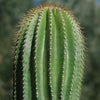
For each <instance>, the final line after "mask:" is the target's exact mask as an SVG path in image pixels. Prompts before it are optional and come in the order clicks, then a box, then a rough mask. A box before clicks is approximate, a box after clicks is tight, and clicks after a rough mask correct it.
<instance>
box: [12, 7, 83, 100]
mask: <svg viewBox="0 0 100 100" xmlns="http://www.w3.org/2000/svg"><path fill="white" fill-rule="evenodd" d="M83 54H84V46H83V38H82V34H81V31H80V28H79V26H78V24H77V22H76V21H75V20H74V18H73V17H72V16H71V14H70V13H69V12H68V11H65V10H63V9H62V8H60V7H55V6H45V7H40V8H38V9H36V10H35V11H32V10H31V13H29V15H28V17H27V18H25V20H24V23H23V25H22V26H21V30H20V32H19V37H18V40H17V43H16V48H15V57H14V89H13V99H14V100H79V96H80V88H81V80H82V73H83V58H84V57H83Z"/></svg>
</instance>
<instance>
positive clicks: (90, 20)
mask: <svg viewBox="0 0 100 100" xmlns="http://www.w3.org/2000/svg"><path fill="white" fill-rule="evenodd" d="M44 3H51V4H58V5H59V4H60V5H62V6H64V7H65V8H68V9H69V10H71V11H72V12H73V13H74V15H75V17H77V18H78V21H79V23H80V25H81V27H83V29H82V31H83V34H84V36H85V37H86V40H85V41H86V47H87V48H88V49H87V52H86V62H85V70H84V77H83V84H82V92H81V100H100V0H0V100H12V69H13V68H12V57H13V53H12V50H13V45H14V42H13V40H14V38H15V34H16V31H17V30H18V27H16V26H17V25H18V22H19V21H20V19H22V17H23V16H24V14H26V13H27V11H28V10H29V9H30V8H32V7H36V6H38V5H40V4H44Z"/></svg>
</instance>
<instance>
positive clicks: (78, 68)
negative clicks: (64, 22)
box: [69, 18, 84, 100]
mask: <svg viewBox="0 0 100 100" xmlns="http://www.w3.org/2000/svg"><path fill="white" fill-rule="evenodd" d="M70 20H71V22H72V25H73V32H74V39H75V62H74V71H73V78H72V84H71V91H70V98H69V100H73V99H74V100H80V88H81V81H82V74H83V59H84V45H83V39H82V34H81V31H80V27H79V25H78V23H77V22H76V21H75V20H74V19H73V18H71V19H70Z"/></svg>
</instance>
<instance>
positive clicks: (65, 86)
mask: <svg viewBox="0 0 100 100" xmlns="http://www.w3.org/2000/svg"><path fill="white" fill-rule="evenodd" d="M62 18H63V20H62V21H63V23H64V22H65V24H64V25H63V26H64V30H65V32H64V33H65V34H64V38H65V42H64V44H65V47H64V50H65V51H64V64H63V67H64V70H63V80H62V99H61V100H66V99H68V98H69V95H70V91H71V83H72V75H73V69H74V59H75V53H74V52H75V46H74V35H73V28H72V24H71V21H70V20H69V18H70V17H68V15H67V14H66V12H65V11H62ZM68 100H69V99H68Z"/></svg>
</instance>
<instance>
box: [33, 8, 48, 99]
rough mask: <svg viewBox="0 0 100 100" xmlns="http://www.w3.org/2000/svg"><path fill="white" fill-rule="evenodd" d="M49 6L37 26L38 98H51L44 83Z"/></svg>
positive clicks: (41, 14)
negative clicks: (47, 95)
mask: <svg viewBox="0 0 100 100" xmlns="http://www.w3.org/2000/svg"><path fill="white" fill-rule="evenodd" d="M47 10H48V9H47V8H44V9H42V10H41V12H40V16H39V19H38V26H37V28H36V40H35V57H34V59H35V67H36V89H37V90H36V92H37V99H38V100H41V99H42V100H46V99H49V98H48V97H46V96H45V95H46V94H47V89H46V88H44V84H47V82H46V80H45V78H46V77H47V76H44V74H45V73H46V72H45V71H46V67H47V66H46V65H45V64H46V62H45V61H46V59H45V57H44V56H45V55H44V54H45V36H46V15H47Z"/></svg>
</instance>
